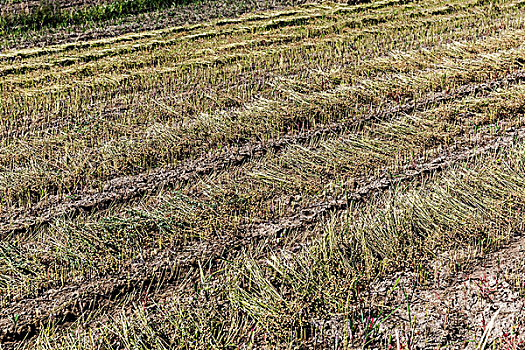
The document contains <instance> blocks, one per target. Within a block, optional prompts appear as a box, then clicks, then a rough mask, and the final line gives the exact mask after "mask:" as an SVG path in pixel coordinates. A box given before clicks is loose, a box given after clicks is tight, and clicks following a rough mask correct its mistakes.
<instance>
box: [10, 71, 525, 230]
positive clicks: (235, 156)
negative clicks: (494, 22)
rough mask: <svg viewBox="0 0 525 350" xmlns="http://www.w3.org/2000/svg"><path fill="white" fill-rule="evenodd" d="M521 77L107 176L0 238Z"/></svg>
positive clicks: (23, 219) (19, 219)
mask: <svg viewBox="0 0 525 350" xmlns="http://www.w3.org/2000/svg"><path fill="white" fill-rule="evenodd" d="M522 81H525V71H518V72H515V73H512V74H509V75H507V76H506V77H505V78H502V79H497V80H493V81H490V82H487V83H481V84H466V85H463V86H461V87H459V88H456V89H455V90H453V91H451V92H438V93H433V94H431V95H430V96H428V97H426V98H423V99H421V100H418V101H414V102H410V103H407V104H403V105H389V106H387V107H386V108H384V109H382V110H380V111H378V112H375V113H371V114H369V115H367V116H365V117H364V118H360V119H357V118H354V119H352V120H349V121H345V122H340V123H334V124H331V125H328V126H321V127H319V128H316V129H311V130H305V131H302V132H299V133H295V134H287V135H284V136H282V137H281V138H278V139H276V140H271V141H266V142H257V143H254V144H245V145H242V146H239V147H236V148H235V149H230V150H228V151H226V152H225V153H224V154H222V155H218V156H214V157H201V158H199V159H197V160H194V161H188V162H185V163H183V164H181V165H179V166H176V167H173V168H169V167H162V168H158V169H155V170H153V171H151V172H149V173H142V174H138V175H130V176H123V177H117V178H115V179H112V180H110V181H109V182H108V183H106V185H105V186H104V188H103V189H102V190H95V189H91V190H87V191H84V192H81V193H77V194H75V195H74V196H73V198H68V199H59V198H58V197H55V198H54V199H51V200H50V201H49V202H47V203H42V202H41V203H38V204H36V205H35V206H33V207H30V208H16V209H14V210H11V211H6V212H4V213H1V214H0V238H3V237H5V236H7V235H8V234H18V233H23V232H27V231H28V230H31V229H34V228H36V227H38V226H40V225H46V224H49V223H50V222H52V221H53V220H54V219H56V218H59V217H64V216H67V217H70V218H73V217H76V216H78V215H79V214H81V213H83V212H92V211H96V210H104V209H107V208H109V207H110V206H111V205H113V204H116V203H124V202H128V201H131V200H134V199H137V198H140V197H141V196H144V195H147V194H152V193H155V192H158V191H159V190H161V189H163V188H169V187H173V186H174V185H175V184H183V183H187V182H188V181H190V180H192V179H195V178H198V177H200V176H205V175H208V174H211V173H213V172H217V171H221V170H224V169H227V168H230V167H236V166H240V165H242V164H244V163H245V162H247V161H249V160H252V159H257V158H261V157H263V156H264V155H266V154H268V153H270V152H279V151H280V150H282V149H283V148H284V147H286V146H287V145H291V144H304V143H307V142H309V141H311V140H313V139H315V138H319V137H323V136H326V135H330V134H340V133H342V132H344V131H345V130H347V129H350V128H353V127H361V126H362V125H363V124H366V123H371V122H376V121H382V120H387V119H389V118H392V117H393V116H394V115H397V114H410V113H414V112H417V111H423V110H425V109H426V108H427V107H428V106H431V105H439V104H443V103H446V102H449V101H452V100H455V99H459V98H463V97H465V96H468V95H473V94H476V93H480V92H491V91H494V90H496V89H497V88H499V87H502V86H505V85H510V84H516V83H519V82H522Z"/></svg>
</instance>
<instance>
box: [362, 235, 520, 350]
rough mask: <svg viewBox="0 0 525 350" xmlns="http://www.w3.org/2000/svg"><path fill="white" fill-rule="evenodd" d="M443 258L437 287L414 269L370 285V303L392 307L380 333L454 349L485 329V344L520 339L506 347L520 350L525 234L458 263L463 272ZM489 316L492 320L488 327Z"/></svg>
mask: <svg viewBox="0 0 525 350" xmlns="http://www.w3.org/2000/svg"><path fill="white" fill-rule="evenodd" d="M442 259H443V260H444V261H448V263H445V264H444V265H445V267H444V268H442V269H441V270H440V271H439V272H440V276H446V277H441V278H440V279H439V283H437V286H434V287H430V288H429V287H424V286H418V283H417V280H418V279H417V276H415V275H414V273H412V272H400V273H397V274H396V275H395V276H394V278H389V279H387V280H383V281H381V282H378V283H375V284H374V285H373V286H372V288H371V291H370V292H369V293H368V294H370V296H369V297H370V298H371V300H373V303H376V304H383V305H385V306H384V308H385V309H386V310H388V308H390V309H392V310H394V312H393V313H392V315H391V316H390V317H389V318H387V319H385V320H384V321H382V322H383V323H382V324H381V332H382V333H383V334H385V335H388V334H391V335H394V334H396V333H397V334H399V338H400V342H402V343H405V344H410V346H411V348H412V347H413V348H418V349H423V348H424V349H429V348H433V349H436V348H440V346H443V345H445V344H447V345H450V346H451V348H453V349H456V348H458V349H465V348H467V349H474V348H477V347H478V346H479V344H480V342H481V336H482V334H483V332H484V330H487V332H488V333H487V336H486V338H487V340H488V342H487V344H491V343H492V342H493V341H494V340H497V339H499V340H503V341H506V342H507V345H512V344H514V345H518V343H521V346H520V347H513V346H507V347H503V348H505V349H517V348H520V349H521V348H522V346H523V342H524V341H525V317H524V315H525V313H524V312H525V299H524V298H523V291H524V290H523V287H524V284H523V275H524V273H525V263H524V259H525V237H523V236H522V237H517V238H515V239H514V240H513V241H512V242H511V243H510V244H508V245H507V246H505V247H504V248H503V249H500V250H498V251H495V252H491V253H489V254H486V255H484V256H483V257H482V258H480V259H478V261H476V262H475V263H473V264H471V265H470V266H466V267H465V266H462V267H461V270H462V271H461V272H455V271H450V270H453V269H454V268H453V267H451V266H455V265H454V263H452V264H451V263H450V260H451V258H450V257H442ZM407 302H408V305H409V306H410V309H408V308H407ZM388 313H389V312H387V314H388ZM409 313H410V314H409ZM493 317H495V318H494V320H495V322H494V324H493V327H491V328H490V330H488V329H487V328H488V324H489V322H490V320H491V319H492V318H493ZM487 348H492V347H490V346H489V347H487Z"/></svg>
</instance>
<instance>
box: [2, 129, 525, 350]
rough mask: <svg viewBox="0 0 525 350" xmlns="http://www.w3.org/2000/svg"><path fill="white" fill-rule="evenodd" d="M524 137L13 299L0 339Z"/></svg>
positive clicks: (481, 146)
mask: <svg viewBox="0 0 525 350" xmlns="http://www.w3.org/2000/svg"><path fill="white" fill-rule="evenodd" d="M524 139H525V127H522V128H520V129H517V130H514V131H507V132H505V133H504V134H503V135H501V136H491V135H479V136H478V139H477V141H466V142H464V143H463V144H462V145H459V146H453V147H450V148H448V149H444V150H442V151H441V152H440V154H439V155H438V156H437V157H435V158H433V159H431V160H429V161H424V162H418V163H415V164H412V165H410V166H406V167H404V168H403V169H402V171H401V172H399V173H398V174H396V175H394V176H390V177H382V178H379V179H376V180H373V181H371V182H368V183H366V184H363V185H362V186H360V187H359V188H358V189H357V190H356V191H355V192H353V193H350V194H349V195H348V196H345V197H344V198H337V199H334V200H332V201H327V202H321V203H318V204H316V205H312V206H310V207H308V208H305V209H302V210H300V211H299V212H298V214H296V215H293V216H290V217H286V218H281V219H279V220H276V221H275V222H270V223H262V224H252V225H249V226H247V227H246V228H245V230H246V232H245V233H241V234H239V235H238V236H234V237H225V238H221V237H218V238H214V240H213V242H195V243H193V244H190V245H187V246H185V247H182V248H181V249H179V250H178V251H175V250H172V251H165V252H163V253H156V252H155V253H154V254H153V255H154V256H156V258H155V259H154V260H153V261H146V262H141V263H132V264H131V266H130V267H129V269H128V270H126V271H122V272H120V273H118V274H114V275H109V276H100V277H97V278H94V279H92V280H90V281H86V282H83V283H79V284H72V285H70V286H67V287H63V288H61V289H57V290H48V291H46V292H44V293H43V294H42V295H41V296H39V297H37V298H34V299H25V300H22V301H18V302H13V303H12V304H11V305H10V306H8V307H6V308H3V309H2V310H0V343H9V342H11V343H12V342H16V341H22V340H24V339H30V338H31V337H33V336H35V335H37V334H38V331H39V330H40V329H42V327H44V326H45V325H46V324H48V323H50V322H52V323H53V324H54V325H57V326H59V325H64V324H67V323H69V322H72V321H74V320H75V319H77V318H78V317H80V315H82V314H83V313H84V312H89V311H93V310H102V309H104V308H108V307H111V306H112V305H114V304H116V303H118V300H119V298H122V297H123V296H125V295H126V294H129V293H131V292H134V291H137V290H143V289H144V288H148V287H150V286H151V285H159V284H161V283H162V284H163V285H164V286H168V285H169V284H173V283H174V282H176V281H180V276H182V275H184V274H188V273H191V272H192V271H194V270H196V269H198V268H199V266H200V263H201V262H204V265H206V262H208V263H209V264H210V266H212V264H213V267H214V268H216V267H217V265H218V262H219V261H221V260H223V259H231V257H232V256H235V254H236V252H238V251H242V250H243V249H245V248H246V247H249V246H254V245H257V243H259V242H261V241H263V240H270V239H272V238H273V237H275V236H277V237H279V236H280V235H282V234H283V233H286V232H289V231H290V230H299V229H304V228H306V227H308V226H309V225H311V224H312V223H315V222H317V221H318V220H319V219H320V218H321V217H323V216H325V215H326V214H328V213H330V212H333V211H337V210H344V209H346V208H348V206H349V205H350V203H353V202H360V201H363V200H365V199H366V198H368V197H369V196H371V195H373V194H376V193H379V192H381V191H384V190H386V189H389V188H392V187H393V186H395V185H398V184H400V183H403V182H408V181H412V180H415V179H417V178H423V177H425V176H428V175H430V174H432V173H436V172H439V171H442V170H444V169H446V168H448V167H450V166H452V165H454V164H456V163H458V162H463V161H467V160H469V159H472V158H474V157H476V156H478V155H481V154H483V153H487V152H490V151H496V150H498V149H500V148H506V147H511V146H512V145H513V144H514V143H516V142H522V141H523V140H524ZM277 244H278V243H277ZM275 245H276V244H272V246H275Z"/></svg>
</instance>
